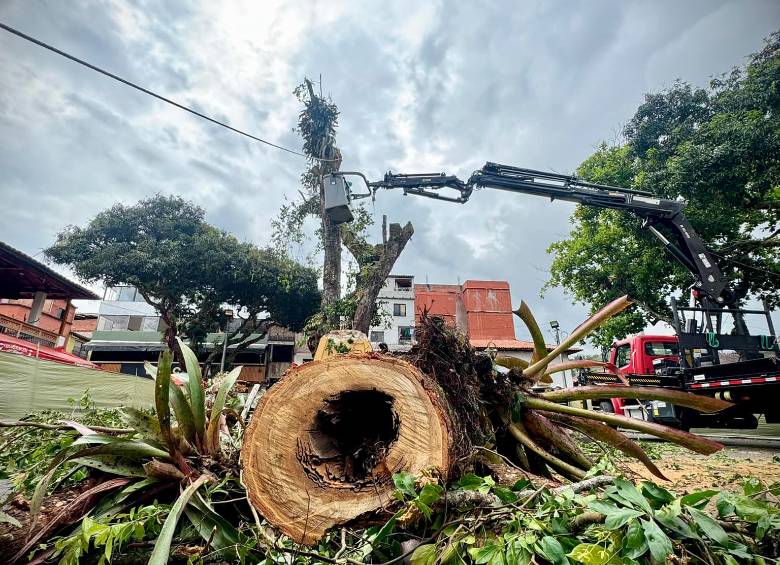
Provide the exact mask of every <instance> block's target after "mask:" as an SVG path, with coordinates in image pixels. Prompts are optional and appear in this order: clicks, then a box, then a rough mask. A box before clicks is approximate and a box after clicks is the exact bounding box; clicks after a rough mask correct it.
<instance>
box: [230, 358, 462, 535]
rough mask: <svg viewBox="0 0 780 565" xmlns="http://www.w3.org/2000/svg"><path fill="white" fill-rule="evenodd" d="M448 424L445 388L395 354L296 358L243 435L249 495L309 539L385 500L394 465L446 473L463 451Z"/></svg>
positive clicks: (273, 518) (291, 531)
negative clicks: (306, 360) (310, 359)
mask: <svg viewBox="0 0 780 565" xmlns="http://www.w3.org/2000/svg"><path fill="white" fill-rule="evenodd" d="M453 425H455V423H454V422H453V418H452V412H451V408H450V405H449V403H448V401H447V399H446V397H445V395H444V393H443V392H442V389H441V388H439V386H438V385H437V384H436V383H435V382H433V381H432V380H431V379H430V378H429V377H427V376H425V375H424V374H423V373H422V372H420V371H419V370H418V369H416V368H415V367H414V366H412V365H411V364H409V363H407V362H405V361H402V360H400V359H397V358H393V357H387V356H380V355H376V354H365V355H347V356H341V355H337V356H335V357H330V358H327V359H323V360H321V361H314V362H312V363H307V364H305V365H302V366H300V367H296V368H294V369H292V370H291V371H289V372H288V373H287V375H285V377H284V378H283V379H282V380H281V381H280V382H279V383H278V384H276V385H275V386H274V387H272V388H271V389H269V391H268V392H267V393H266V394H265V396H263V398H262V400H261V401H260V404H259V405H258V407H257V409H256V412H255V414H254V416H253V418H252V421H251V423H250V425H249V428H248V429H247V431H246V435H245V436H244V444H243V447H242V452H241V461H242V466H243V470H244V481H245V483H246V486H247V490H248V492H249V496H250V500H251V502H252V504H253V505H254V506H255V507H256V508H257V509H258V510H259V511H260V512H261V513H262V515H263V516H264V517H265V518H266V519H267V520H268V521H269V522H271V523H272V524H274V525H276V526H278V527H279V528H280V529H281V530H282V531H283V532H284V533H285V534H287V535H288V536H290V537H291V538H292V539H293V540H295V541H297V542H301V543H305V544H313V543H315V542H316V541H317V540H319V539H320V538H321V537H322V536H323V535H324V533H325V531H326V530H328V529H329V528H331V527H333V526H337V525H341V524H346V523H349V522H352V521H354V520H356V519H358V518H366V517H368V516H372V515H376V514H377V512H378V511H380V510H381V509H382V508H384V507H385V506H386V505H388V504H389V502H390V501H391V500H392V493H393V491H394V490H395V486H394V485H393V479H392V475H393V473H397V472H399V471H407V472H410V473H413V474H419V473H420V472H422V471H423V470H424V469H433V470H434V471H435V472H438V473H439V474H441V476H444V477H446V476H448V474H449V472H450V470H451V468H452V467H453V465H454V463H455V462H457V460H458V458H459V456H460V454H461V453H462V450H463V445H459V444H458V443H457V442H455V441H454V438H455V437H456V435H457V434H456V433H454V431H453ZM385 518H386V516H382V517H381V519H385Z"/></svg>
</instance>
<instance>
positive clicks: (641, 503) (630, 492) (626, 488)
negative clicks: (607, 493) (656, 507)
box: [613, 477, 653, 513]
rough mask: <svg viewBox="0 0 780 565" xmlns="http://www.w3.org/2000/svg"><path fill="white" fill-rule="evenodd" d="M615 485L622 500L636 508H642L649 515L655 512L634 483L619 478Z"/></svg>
mask: <svg viewBox="0 0 780 565" xmlns="http://www.w3.org/2000/svg"><path fill="white" fill-rule="evenodd" d="M613 484H614V485H615V488H616V489H617V493H618V495H619V496H620V498H622V499H623V500H625V501H627V502H629V503H631V504H633V505H634V506H637V507H639V508H641V509H642V510H644V511H645V512H647V513H651V512H652V511H653V509H652V508H651V507H650V503H649V502H647V499H646V498H645V497H644V496H642V493H641V492H639V489H637V488H636V486H635V485H634V483H632V482H631V481H627V480H626V479H623V478H620V477H618V478H616V479H615V481H614V482H613Z"/></svg>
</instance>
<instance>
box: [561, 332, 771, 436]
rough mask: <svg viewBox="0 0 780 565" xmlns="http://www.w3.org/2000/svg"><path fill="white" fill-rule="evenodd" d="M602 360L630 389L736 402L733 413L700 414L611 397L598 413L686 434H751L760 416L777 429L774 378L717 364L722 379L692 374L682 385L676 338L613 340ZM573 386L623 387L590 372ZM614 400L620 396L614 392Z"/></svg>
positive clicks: (644, 336)
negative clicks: (685, 393) (707, 431)
mask: <svg viewBox="0 0 780 565" xmlns="http://www.w3.org/2000/svg"><path fill="white" fill-rule="evenodd" d="M732 356H733V355H732ZM606 360H607V361H608V362H609V363H612V364H614V365H615V366H616V367H618V369H620V371H621V372H622V373H623V375H624V377H625V378H626V379H627V380H628V382H629V384H630V385H632V386H661V387H669V388H674V389H677V390H687V391H689V392H691V393H693V394H707V395H709V396H715V397H717V398H720V399H722V400H727V401H730V402H734V403H735V407H734V408H732V409H730V410H727V411H724V412H720V413H717V414H702V413H700V412H697V411H695V410H690V409H687V408H682V407H679V406H672V405H671V404H668V403H665V402H662V401H657V400H656V401H638V400H632V399H624V398H620V397H619V396H615V397H613V398H609V399H604V400H600V401H598V403H596V404H595V405H594V406H593V408H595V409H596V410H601V411H602V412H609V413H614V414H620V415H623V416H628V417H633V418H640V419H643V420H650V421H654V422H658V423H660V424H664V425H667V426H672V427H675V428H679V429H683V430H685V431H688V430H690V429H691V428H693V427H696V428H704V427H706V428H740V429H755V428H756V427H757V426H758V417H757V416H758V415H763V416H764V418H765V420H766V422H767V423H770V424H771V423H780V404H778V402H777V400H778V398H777V386H778V385H777V384H776V383H777V382H778V376H777V375H776V374H774V373H767V372H765V371H761V370H759V371H758V372H750V371H749V370H748V369H746V368H745V367H744V366H743V368H742V369H740V373H739V374H735V373H734V370H733V369H734V368H733V367H729V366H728V365H729V364H728V363H721V365H719V366H718V369H719V372H721V373H722V374H721V375H720V376H718V375H710V376H711V378H710V379H709V380H708V379H707V378H706V376H705V375H703V374H695V373H692V376H693V379H692V380H691V382H686V381H685V377H684V375H685V373H684V372H683V371H681V370H680V363H681V362H680V344H679V340H678V337H677V336H673V335H650V334H639V335H635V336H631V337H627V338H625V339H621V340H617V341H615V342H614V343H613V344H612V346H611V347H610V349H609V351H608V353H607V356H606ZM693 362H694V364H695V365H697V366H698V370H700V371H704V370H708V369H707V367H708V365H706V364H705V365H704V366H702V363H706V361H702V360H701V356H699V357H698V358H695V359H693ZM709 366H712V365H709ZM702 377H705V378H702ZM576 382H577V384H579V385H583V386H586V385H604V386H622V384H623V383H621V382H620V381H619V379H618V378H617V377H616V376H615V375H614V374H612V373H606V372H599V371H593V370H588V369H581V370H580V371H579V373H578V375H577V381H576ZM616 394H619V391H617V390H616Z"/></svg>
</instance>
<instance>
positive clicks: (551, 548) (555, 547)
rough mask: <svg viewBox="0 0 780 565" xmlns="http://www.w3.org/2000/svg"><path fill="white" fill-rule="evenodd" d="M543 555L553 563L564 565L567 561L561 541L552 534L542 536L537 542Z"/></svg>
mask: <svg viewBox="0 0 780 565" xmlns="http://www.w3.org/2000/svg"><path fill="white" fill-rule="evenodd" d="M539 544H540V545H541V548H542V551H543V552H544V556H545V557H546V558H547V559H548V560H549V561H551V562H552V563H553V564H554V565H565V564H567V563H568V562H569V560H568V558H567V557H566V551H564V549H563V546H562V545H561V542H559V541H558V540H557V539H555V538H554V537H552V536H544V537H543V538H542V539H541V541H540V542H539Z"/></svg>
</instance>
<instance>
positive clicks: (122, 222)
mask: <svg viewBox="0 0 780 565" xmlns="http://www.w3.org/2000/svg"><path fill="white" fill-rule="evenodd" d="M204 216H205V212H204V210H203V209H201V208H199V207H197V206H195V205H194V204H192V203H190V202H187V201H185V200H183V199H182V198H179V197H175V196H161V195H157V196H154V197H152V198H148V199H146V200H141V201H140V202H138V203H137V204H135V205H132V206H125V205H122V204H117V205H115V206H113V207H111V208H109V209H108V210H105V211H103V212H100V213H99V214H98V215H97V216H96V217H95V218H94V219H93V220H92V221H90V222H89V224H88V225H87V226H86V227H83V228H82V227H77V226H69V227H67V228H66V229H65V230H63V231H62V233H60V234H59V235H58V236H57V241H56V243H55V244H54V245H52V246H51V247H50V248H49V249H47V250H46V255H47V257H48V258H50V259H51V260H53V261H55V262H56V263H59V264H63V265H68V266H70V267H71V268H73V270H74V272H75V273H76V275H77V276H78V277H79V278H80V279H82V280H84V281H88V282H96V281H101V280H102V281H103V282H105V284H107V285H109V286H115V285H121V284H128V285H132V286H134V287H135V288H137V289H138V291H139V292H140V294H141V296H143V298H144V300H146V301H147V302H148V303H149V304H151V305H152V306H154V307H155V308H156V309H157V311H158V312H159V313H160V316H161V318H162V320H163V322H164V323H165V326H166V328H165V332H164V341H165V343H166V344H167V345H168V347H169V349H171V351H178V346H177V343H176V336H177V334H179V333H184V334H185V335H188V337H190V338H191V339H192V340H193V341H195V342H199V341H202V340H203V339H204V338H205V335H206V334H207V333H208V332H210V331H218V330H219V329H220V328H221V327H222V326H223V324H224V320H222V319H221V316H222V306H223V305H224V304H228V305H230V306H232V307H233V308H234V309H235V310H236V311H238V312H239V315H240V317H241V318H243V320H242V322H241V324H240V325H239V327H238V328H237V329H235V330H234V331H231V332H230V333H229V334H228V340H229V341H228V344H229V345H235V346H236V347H235V348H233V349H231V350H230V351H231V357H233V356H235V354H236V353H238V352H239V351H241V350H243V349H245V348H246V347H248V346H249V345H250V344H252V343H255V342H256V341H258V340H260V339H262V338H263V337H265V334H266V333H267V331H268V329H269V328H270V327H271V326H272V325H282V326H286V327H289V328H290V329H292V330H300V329H302V327H303V325H304V324H305V321H306V319H307V318H309V317H310V316H311V315H312V314H313V313H314V312H315V311H316V310H317V308H318V307H319V291H318V290H317V284H316V283H317V281H316V273H315V272H314V271H313V270H312V269H308V268H305V267H302V266H301V265H298V264H297V263H295V262H293V261H291V260H290V259H289V258H287V257H286V256H284V255H282V254H279V253H278V252H273V251H270V250H265V249H259V248H257V247H256V246H254V245H252V244H250V243H242V242H239V241H238V240H237V239H236V238H235V237H233V236H231V235H229V234H227V233H225V232H222V231H220V230H218V229H216V228H215V227H213V226H211V225H209V224H208V223H206V222H205V220H204ZM212 359H213V356H212V357H210V359H209V360H212Z"/></svg>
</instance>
